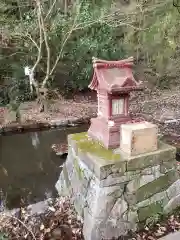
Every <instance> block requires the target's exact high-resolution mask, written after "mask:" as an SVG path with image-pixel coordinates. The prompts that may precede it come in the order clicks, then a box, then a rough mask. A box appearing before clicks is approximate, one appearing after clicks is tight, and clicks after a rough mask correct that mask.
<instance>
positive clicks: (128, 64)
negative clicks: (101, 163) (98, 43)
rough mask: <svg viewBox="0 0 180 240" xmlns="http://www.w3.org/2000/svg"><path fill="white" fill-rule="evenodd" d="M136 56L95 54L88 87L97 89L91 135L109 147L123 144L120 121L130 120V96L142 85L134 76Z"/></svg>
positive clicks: (89, 133)
mask: <svg viewBox="0 0 180 240" xmlns="http://www.w3.org/2000/svg"><path fill="white" fill-rule="evenodd" d="M132 67H133V57H130V58H128V59H125V60H120V61H106V60H102V59H97V58H93V68H94V75H93V79H92V81H91V83H90V85H89V88H90V89H92V90H96V91H97V97H98V114H97V117H96V118H92V119H91V126H90V128H89V130H88V135H89V136H90V137H91V138H92V139H95V140H98V141H100V142H101V143H102V144H103V145H104V147H106V148H112V149H113V148H117V147H119V144H120V125H121V124H123V123H127V122H129V121H131V117H130V115H129V97H130V92H131V91H137V90H142V89H143V86H142V84H141V83H140V82H137V81H136V80H135V79H134V76H133V73H132Z"/></svg>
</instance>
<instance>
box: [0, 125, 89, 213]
mask: <svg viewBox="0 0 180 240" xmlns="http://www.w3.org/2000/svg"><path fill="white" fill-rule="evenodd" d="M87 129H88V126H87V125H81V126H77V127H71V128H66V129H54V130H48V131H40V132H31V133H30V132H28V133H23V134H13V135H8V136H0V189H2V194H3V195H4V196H5V197H6V203H7V207H8V208H9V209H12V208H17V207H19V206H21V205H24V204H30V203H35V202H38V201H42V200H44V199H46V198H48V197H51V196H55V195H56V191H55V183H56V181H57V180H58V177H59V174H60V171H61V168H60V165H61V164H62V163H63V162H64V161H65V158H63V157H60V156H56V154H55V153H54V152H53V150H52V149H51V146H52V144H59V143H65V142H66V141H67V135H68V134H71V133H76V132H83V131H87ZM2 194H1V195H2ZM0 197H1V196H0Z"/></svg>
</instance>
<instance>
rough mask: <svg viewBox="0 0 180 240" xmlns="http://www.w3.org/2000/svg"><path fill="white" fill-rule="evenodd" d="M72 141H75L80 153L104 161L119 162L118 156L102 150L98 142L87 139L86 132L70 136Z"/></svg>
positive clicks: (108, 150) (104, 149)
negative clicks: (89, 154) (88, 154)
mask: <svg viewBox="0 0 180 240" xmlns="http://www.w3.org/2000/svg"><path fill="white" fill-rule="evenodd" d="M71 139H72V140H74V141H76V144H77V147H78V149H79V150H80V151H82V152H86V153H91V154H92V155H95V156H97V157H100V158H103V159H105V160H117V161H118V160H120V154H115V153H114V152H113V150H111V149H106V148H104V147H103V146H102V145H101V144H100V143H99V142H98V141H94V140H91V139H89V138H88V135H87V133H86V132H84V133H77V134H74V135H72V138H71Z"/></svg>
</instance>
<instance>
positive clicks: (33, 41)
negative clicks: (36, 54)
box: [25, 33, 40, 51]
mask: <svg viewBox="0 0 180 240" xmlns="http://www.w3.org/2000/svg"><path fill="white" fill-rule="evenodd" d="M25 36H26V37H27V38H29V39H30V40H31V42H32V43H33V44H34V45H35V47H36V48H37V49H38V51H40V46H38V44H37V42H36V41H35V40H34V39H33V38H32V36H31V34H29V33H28V34H27V35H25Z"/></svg>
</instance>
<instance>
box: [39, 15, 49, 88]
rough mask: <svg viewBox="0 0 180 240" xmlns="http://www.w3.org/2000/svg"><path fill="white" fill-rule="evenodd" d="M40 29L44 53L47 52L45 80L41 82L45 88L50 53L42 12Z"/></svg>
mask: <svg viewBox="0 0 180 240" xmlns="http://www.w3.org/2000/svg"><path fill="white" fill-rule="evenodd" d="M41 27H42V31H43V34H44V41H45V45H46V51H47V62H46V63H47V66H46V76H45V79H44V80H43V83H42V87H45V85H46V82H47V80H48V79H49V73H50V58H51V52H50V47H49V43H48V36H47V32H46V28H45V24H44V19H43V16H42V12H41Z"/></svg>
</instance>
